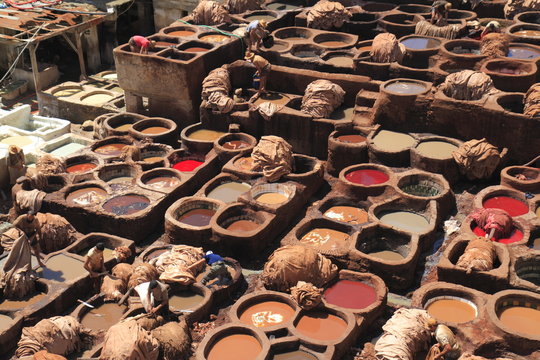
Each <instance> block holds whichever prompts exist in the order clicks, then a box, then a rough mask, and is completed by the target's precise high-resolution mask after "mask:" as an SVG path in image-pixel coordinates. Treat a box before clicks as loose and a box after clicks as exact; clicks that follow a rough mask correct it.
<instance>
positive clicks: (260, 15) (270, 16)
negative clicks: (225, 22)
mask: <svg viewBox="0 0 540 360" xmlns="http://www.w3.org/2000/svg"><path fill="white" fill-rule="evenodd" d="M276 18H277V13H275V12H274V11H266V10H259V11H252V12H250V13H248V14H246V15H244V19H245V20H247V21H249V22H251V21H255V20H265V21H266V22H268V23H270V22H272V21H274V20H276Z"/></svg>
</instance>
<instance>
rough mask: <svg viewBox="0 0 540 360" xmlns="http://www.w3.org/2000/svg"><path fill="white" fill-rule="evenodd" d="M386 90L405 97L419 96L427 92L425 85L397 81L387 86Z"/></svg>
mask: <svg viewBox="0 0 540 360" xmlns="http://www.w3.org/2000/svg"><path fill="white" fill-rule="evenodd" d="M384 89H385V90H386V91H391V92H394V93H398V94H403V95H418V94H421V93H423V92H424V91H426V87H425V86H424V85H422V84H419V83H415V82H408V81H396V82H393V83H390V84H388V85H386V86H385V87H384Z"/></svg>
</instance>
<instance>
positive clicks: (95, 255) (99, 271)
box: [83, 242, 107, 290]
mask: <svg viewBox="0 0 540 360" xmlns="http://www.w3.org/2000/svg"><path fill="white" fill-rule="evenodd" d="M103 250H105V245H104V244H103V243H102V242H99V243H97V244H96V246H94V247H93V248H91V249H90V251H88V254H86V257H85V259H84V265H83V266H84V268H85V269H86V271H88V272H89V273H90V277H91V278H93V279H94V288H97V289H98V290H99V286H100V279H99V277H100V276H101V275H103V274H104V273H106V272H107V270H106V269H105V261H104V259H103Z"/></svg>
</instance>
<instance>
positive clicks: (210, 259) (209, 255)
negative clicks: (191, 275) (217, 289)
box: [201, 251, 232, 285]
mask: <svg viewBox="0 0 540 360" xmlns="http://www.w3.org/2000/svg"><path fill="white" fill-rule="evenodd" d="M204 259H205V260H206V262H207V263H208V265H210V271H209V272H208V274H206V275H205V277H203V279H202V280H201V284H203V285H206V284H207V283H209V282H210V281H212V280H213V279H215V278H218V284H219V285H228V284H230V283H231V282H232V277H231V274H230V273H229V270H228V269H227V265H226V264H225V261H223V258H222V257H221V256H219V255H218V254H214V253H213V252H212V251H207V252H206V255H204Z"/></svg>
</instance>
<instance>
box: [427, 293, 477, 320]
mask: <svg viewBox="0 0 540 360" xmlns="http://www.w3.org/2000/svg"><path fill="white" fill-rule="evenodd" d="M424 308H425V309H426V310H427V312H428V313H429V315H431V316H432V317H433V318H435V319H437V320H438V321H440V322H443V323H448V322H453V323H458V324H462V323H466V322H469V321H473V320H474V319H476V317H477V316H478V308H477V307H476V305H475V304H474V303H473V302H472V301H470V300H467V299H464V298H461V297H457V296H437V297H434V298H431V299H429V300H428V301H427V302H426V303H425V304H424Z"/></svg>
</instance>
